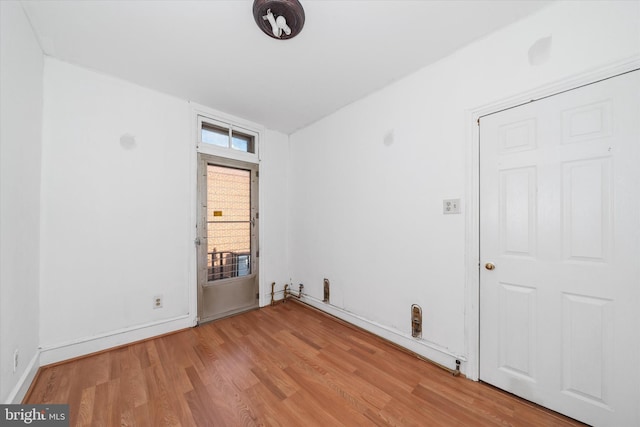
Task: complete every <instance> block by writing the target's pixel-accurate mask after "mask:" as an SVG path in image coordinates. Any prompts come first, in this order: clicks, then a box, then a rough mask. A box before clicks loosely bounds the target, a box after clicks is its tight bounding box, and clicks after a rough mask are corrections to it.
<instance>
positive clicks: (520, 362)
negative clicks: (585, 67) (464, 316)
mask: <svg viewBox="0 0 640 427" xmlns="http://www.w3.org/2000/svg"><path fill="white" fill-rule="evenodd" d="M639 123H640V72H632V73H628V74H625V75H622V76H619V77H615V78H611V79H608V80H605V81H602V82H599V83H595V84H592V85H589V86H585V87H582V88H578V89H575V90H572V91H568V92H565V93H562V94H558V95H555V96H552V97H548V98H545V99H542V100H539V101H536V102H533V103H530V104H526V105H523V106H520V107H516V108H512V109H509V110H506V111H502V112H499V113H496V114H492V115H488V116H486V117H482V118H481V120H480V261H481V272H480V379H481V380H483V381H486V382H489V383H492V384H494V385H496V386H498V387H500V388H503V389H505V390H507V391H510V392H513V393H515V394H517V395H520V396H522V397H524V398H526V399H529V400H532V401H534V402H536V403H539V404H541V405H543V406H546V407H549V408H551V409H554V410H557V411H559V412H562V413H564V414H567V415H569V416H571V417H574V418H576V419H580V420H582V421H585V422H587V423H590V424H593V425H619V426H624V425H640V415H639V411H638V406H640V405H639V404H638V402H640V388H639V387H638V382H639V381H640V378H639V375H638V372H639V370H638V363H637V360H638V356H639V355H640V351H639V345H640V340H639V338H638V335H640V334H639V333H638V331H637V327H638V325H639V324H640V320H639V316H638V313H637V312H638V310H637V309H638V307H639V304H640V290H639V285H638V283H639V279H640V274H639V267H638V264H640V263H639V262H638V261H639V258H640V248H639V235H640V233H639V230H640V208H639V203H638V199H639V197H638V195H639V193H640V185H639V180H640V174H639V173H638V169H640V164H639V162H640V156H639V151H640V150H639V146H640V126H639ZM487 263H493V264H494V265H495V266H496V267H495V269H493V270H488V269H485V268H484V267H485V264H487Z"/></svg>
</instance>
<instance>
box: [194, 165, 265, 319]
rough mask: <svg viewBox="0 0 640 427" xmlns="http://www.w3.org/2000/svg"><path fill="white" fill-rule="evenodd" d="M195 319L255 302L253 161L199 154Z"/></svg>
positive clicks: (246, 307) (255, 169) (236, 310)
mask: <svg viewBox="0 0 640 427" xmlns="http://www.w3.org/2000/svg"><path fill="white" fill-rule="evenodd" d="M198 195H199V196H198V209H199V217H198V240H197V241H196V243H198V244H199V245H198V319H199V322H206V321H209V320H214V319H219V318H221V317H225V316H229V315H232V314H236V313H239V312H242V311H246V310H250V309H253V308H256V307H257V306H258V250H257V248H258V237H257V236H258V221H257V219H258V212H257V207H258V165H256V164H252V163H246V162H241V161H236V160H229V159H224V158H218V157H214V156H210V155H206V154H199V159H198Z"/></svg>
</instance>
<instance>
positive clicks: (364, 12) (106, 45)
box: [23, 0, 551, 134]
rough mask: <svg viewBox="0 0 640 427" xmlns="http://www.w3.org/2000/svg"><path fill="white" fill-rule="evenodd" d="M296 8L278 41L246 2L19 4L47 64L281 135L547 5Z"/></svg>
mask: <svg viewBox="0 0 640 427" xmlns="http://www.w3.org/2000/svg"><path fill="white" fill-rule="evenodd" d="M301 3H302V5H303V7H304V9H305V14H306V22H305V25H304V29H303V30H302V32H301V33H300V34H299V35H298V36H297V37H296V38H293V39H290V40H275V39H272V38H270V37H267V36H266V35H265V34H263V33H262V32H261V31H260V29H259V28H258V26H257V25H256V24H255V22H254V19H253V14H252V5H253V1H252V0H235V1H211V0H209V1H203V0H201V1H124V0H120V1H79V0H75V1H23V5H24V6H25V10H26V12H27V15H28V16H29V19H30V21H31V23H32V25H33V28H34V30H35V32H36V35H37V37H38V38H39V40H40V43H41V45H42V48H43V50H44V52H45V53H46V54H47V55H50V56H53V57H56V58H59V59H61V60H64V61H68V62H71V63H74V64H78V65H81V66H84V67H87V68H90V69H94V70H97V71H100V72H103V73H105V74H109V75H113V76H117V77H120V78H122V79H125V80H128V81H131V82H134V83H137V84H139V85H142V86H145V87H148V88H152V89H156V90H158V91H161V92H165V93H168V94H171V95H174V96H177V97H179V98H182V99H187V100H191V101H195V102H197V103H199V104H203V105H206V106H209V107H212V108H215V109H218V110H221V111H224V112H225V113H229V114H233V115H236V116H239V117H242V118H244V119H248V120H251V121H254V122H256V123H260V124H262V125H264V126H266V127H267V128H270V129H274V130H279V131H281V132H284V133H287V134H289V133H292V132H293V131H295V130H296V129H300V128H302V127H304V126H306V125H308V124H310V123H313V122H314V121H316V120H318V119H320V118H322V117H324V116H326V115H328V114H330V113H332V112H334V111H336V110H337V109H339V108H341V107H343V106H345V105H347V104H349V103H351V102H353V101H355V100H357V99H359V98H362V97H363V96H366V95H367V94H369V93H371V92H374V91H376V90H377V89H380V88H382V87H384V86H386V85H388V84H389V83H391V82H393V81H396V80H398V79H400V78H402V77H404V76H406V75H408V74H410V73H412V72H414V71H417V70H418V69H420V68H422V67H424V66H426V65H428V64H430V63H433V62H434V61H437V60H438V59H440V58H443V57H444V56H447V55H448V54H450V53H452V52H453V51H455V50H457V49H459V48H460V47H462V46H464V45H466V44H468V43H470V42H472V41H473V40H475V39H478V38H480V37H482V36H484V35H486V34H488V33H490V32H492V31H495V30H496V29H498V28H501V27H503V26H506V25H508V24H510V23H512V22H514V21H516V20H519V19H521V18H523V17H524V16H526V15H528V14H531V13H533V12H535V11H537V10H539V9H541V8H542V7H544V6H547V5H548V4H550V3H551V2H550V1H524V0H512V1H504V0H498V1H496V0H489V1H485V0H475V1H473V0H467V1H452V0H449V1H416V0H413V1H400V0H395V1H394V0H392V1H380V0H376V1H365V0H359V1H331V0H301Z"/></svg>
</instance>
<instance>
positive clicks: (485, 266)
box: [484, 262, 496, 270]
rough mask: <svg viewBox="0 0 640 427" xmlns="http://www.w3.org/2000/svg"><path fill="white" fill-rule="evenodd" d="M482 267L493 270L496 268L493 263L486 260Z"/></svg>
mask: <svg viewBox="0 0 640 427" xmlns="http://www.w3.org/2000/svg"><path fill="white" fill-rule="evenodd" d="M484 268H486V269H487V270H493V269H495V268H496V266H495V264H493V263H491V262H488V263H486V264H485V265H484Z"/></svg>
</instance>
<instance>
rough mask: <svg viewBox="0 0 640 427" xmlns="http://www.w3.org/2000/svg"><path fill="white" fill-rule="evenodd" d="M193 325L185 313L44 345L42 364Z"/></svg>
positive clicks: (41, 354)
mask: <svg viewBox="0 0 640 427" xmlns="http://www.w3.org/2000/svg"><path fill="white" fill-rule="evenodd" d="M192 326H195V319H193V318H192V316H190V315H184V316H179V317H174V318H171V319H165V320H160V321H155V322H150V323H145V324H143V325H138V326H133V327H130V328H124V329H119V330H116V331H112V332H109V333H105V334H102V335H97V336H92V337H86V338H80V339H77V340H74V341H69V342H66V343H61V344H55V345H52V346H47V347H43V348H41V349H40V365H41V366H45V365H50V364H52V363H57V362H61V361H64V360H68V359H73V358H74V357H79V356H85V355H87V354H91V353H95V352H98V351H102V350H106V349H109V348H113V347H117V346H120V345H124V344H129V343H132V342H135V341H140V340H144V339H147V338H152V337H155V336H158V335H162V334H166V333H169V332H174V331H178V330H180V329H185V328H190V327H192Z"/></svg>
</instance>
